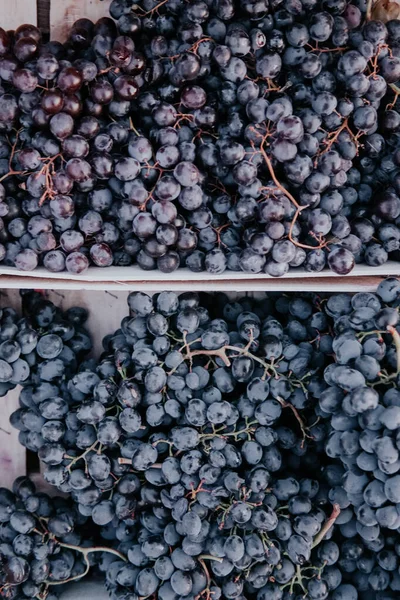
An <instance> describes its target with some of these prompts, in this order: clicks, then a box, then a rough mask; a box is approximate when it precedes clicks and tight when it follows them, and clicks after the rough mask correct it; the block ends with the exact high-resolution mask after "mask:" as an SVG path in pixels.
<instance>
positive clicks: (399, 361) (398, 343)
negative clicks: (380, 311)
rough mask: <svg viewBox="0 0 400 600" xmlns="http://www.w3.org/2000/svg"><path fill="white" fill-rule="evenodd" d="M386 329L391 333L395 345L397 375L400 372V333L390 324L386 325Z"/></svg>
mask: <svg viewBox="0 0 400 600" xmlns="http://www.w3.org/2000/svg"><path fill="white" fill-rule="evenodd" d="M386 329H387V330H388V332H389V333H391V334H392V337H393V342H394V345H395V347H396V375H398V374H399V373H400V334H399V332H398V331H397V329H396V328H395V327H392V325H388V326H387V327H386Z"/></svg>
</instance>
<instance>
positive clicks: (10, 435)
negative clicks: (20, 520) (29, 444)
mask: <svg viewBox="0 0 400 600" xmlns="http://www.w3.org/2000/svg"><path fill="white" fill-rule="evenodd" d="M19 392H20V388H19V387H17V388H15V390H12V391H11V392H8V394H7V395H6V396H5V397H4V398H0V406H1V409H0V473H1V475H0V486H1V487H11V486H12V484H13V481H14V479H15V478H16V477H19V476H20V475H25V474H26V450H25V448H24V447H23V446H21V444H20V443H19V441H18V433H19V432H18V431H17V430H16V429H14V428H13V427H11V425H10V422H9V419H10V415H11V413H12V412H14V411H15V410H16V409H17V408H18V406H19V404H18V397H19Z"/></svg>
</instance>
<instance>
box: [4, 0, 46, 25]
mask: <svg viewBox="0 0 400 600" xmlns="http://www.w3.org/2000/svg"><path fill="white" fill-rule="evenodd" d="M24 23H29V24H31V25H36V23H37V9H36V0H0V27H2V28H3V29H5V30H6V31H7V30H8V29H17V27H19V26H20V25H23V24H24Z"/></svg>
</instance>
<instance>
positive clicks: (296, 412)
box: [277, 396, 313, 448]
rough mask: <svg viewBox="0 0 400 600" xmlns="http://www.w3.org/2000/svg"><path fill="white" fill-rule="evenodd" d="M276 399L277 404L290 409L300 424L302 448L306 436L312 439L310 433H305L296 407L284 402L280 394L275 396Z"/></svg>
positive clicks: (304, 427)
mask: <svg viewBox="0 0 400 600" xmlns="http://www.w3.org/2000/svg"><path fill="white" fill-rule="evenodd" d="M277 400H278V402H279V404H280V405H281V406H282V408H290V410H291V411H292V413H293V414H294V416H295V418H296V421H297V422H298V424H299V425H300V429H301V433H302V435H303V441H302V443H301V447H302V448H303V446H304V444H305V441H306V438H308V439H310V440H312V439H313V437H312V435H310V434H309V433H307V431H306V426H305V425H304V422H303V419H302V418H301V417H300V415H299V412H298V410H297V408H296V407H295V406H293V404H291V403H290V402H286V400H284V399H283V398H281V397H280V396H278V397H277Z"/></svg>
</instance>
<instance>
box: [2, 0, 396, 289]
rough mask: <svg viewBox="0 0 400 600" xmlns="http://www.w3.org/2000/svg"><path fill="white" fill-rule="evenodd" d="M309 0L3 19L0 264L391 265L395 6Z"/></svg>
mask: <svg viewBox="0 0 400 600" xmlns="http://www.w3.org/2000/svg"><path fill="white" fill-rule="evenodd" d="M286 4H287V6H286ZM305 4H306V5H307V7H305V6H303V5H302V3H301V2H297V4H296V0H284V2H283V4H282V7H281V3H278V4H277V5H276V6H271V7H270V6H269V5H268V2H267V0H261V2H260V3H254V2H252V1H250V0H246V1H245V2H241V3H239V4H238V5H237V6H236V5H235V3H234V2H233V1H232V2H231V1H230V0H227V4H226V6H225V4H224V5H223V6H222V4H221V5H220V4H219V3H216V4H215V5H214V4H213V3H210V4H208V3H206V2H201V1H199V2H197V1H196V2H193V3H189V4H188V5H186V4H183V3H181V2H178V1H177V0H168V1H167V0H162V1H161V2H158V3H157V1H156V0H143V3H134V2H133V0H113V1H112V2H111V3H106V2H100V1H98V2H96V1H94V0H92V1H90V0H87V1H86V2H72V3H70V2H52V3H50V12H49V19H48V21H49V22H48V25H46V24H45V23H44V21H45V20H46V18H47V17H46V13H45V12H43V11H42V10H40V11H39V12H38V14H37V23H38V24H39V27H36V26H34V25H24V24H22V25H19V26H17V23H15V31H14V32H12V31H11V32H9V33H7V31H6V30H5V29H2V30H1V36H0V38H1V39H0V77H1V81H2V90H1V91H2V92H3V93H2V94H1V95H0V129H1V135H0V155H1V158H0V180H1V182H0V183H1V186H0V218H1V219H2V221H1V229H0V276H1V277H3V278H5V276H8V275H11V274H12V273H15V274H16V275H17V276H18V275H19V274H21V273H24V276H28V275H31V274H32V275H33V276H35V275H36V276H39V278H46V279H53V278H54V279H57V278H62V279H64V281H65V284H66V285H70V280H73V279H77V280H80V281H82V282H83V285H86V282H90V281H91V280H94V281H96V280H99V279H101V280H102V281H103V282H104V283H105V282H107V283H108V282H116V281H122V282H127V283H128V284H129V283H132V284H134V283H135V282H140V281H142V280H152V279H153V278H154V279H155V280H157V281H159V282H160V284H161V283H163V282H164V283H166V282H168V281H169V280H170V278H173V279H174V280H175V281H177V280H182V278H183V279H184V280H186V281H188V284H189V282H194V281H196V280H197V279H203V280H206V279H208V278H209V279H213V278H215V279H216V280H217V279H219V280H220V281H226V282H228V281H235V280H240V279H245V280H249V279H253V278H254V280H257V281H258V280H259V281H261V282H263V281H265V282H266V281H269V280H271V279H272V278H279V277H285V278H290V277H295V278H299V277H306V276H308V277H314V276H321V275H322V276H323V277H329V276H330V274H331V273H332V274H335V275H338V276H344V275H347V274H349V273H350V274H352V275H354V276H363V275H365V274H366V273H367V272H368V273H371V275H378V276H381V275H383V276H384V275H396V274H397V273H398V264H399V262H398V260H399V256H400V228H399V219H400V197H399V194H400V152H399V150H398V131H400V114H399V112H398V103H397V100H398V95H399V92H400V87H399V86H398V85H397V82H398V79H400V58H399V57H398V56H397V54H398V44H399V41H398V40H399V37H400V36H399V29H400V25H399V23H400V21H399V20H398V19H396V18H395V6H396V5H395V3H391V4H390V6H386V4H384V3H382V2H378V3H376V4H373V3H372V2H367V3H363V2H362V0H360V1H359V2H357V3H355V4H351V3H350V4H348V3H347V2H346V0H341V2H340V3H339V4H338V5H336V3H335V2H333V3H332V6H331V5H329V6H325V3H319V2H317V1H314V0H311V2H309V1H307V2H306V0H305ZM295 5H296V6H295ZM41 8H43V7H41ZM108 9H109V15H110V16H107V14H108ZM282 11H283V12H282ZM385 11H386V13H385ZM100 15H101V16H100ZM376 15H379V19H380V20H376V19H375V16H376ZM385 15H386V16H385ZM19 16H20V13H19V12H18V11H17V12H16V14H15V15H14V18H15V19H17V18H19ZM99 16H100V18H98V17H99ZM78 17H80V18H78ZM90 18H92V20H90ZM75 19H77V20H75ZM47 30H48V31H49V34H50V38H52V39H51V41H48V35H47ZM55 40H61V41H55ZM5 280H6V279H5Z"/></svg>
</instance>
